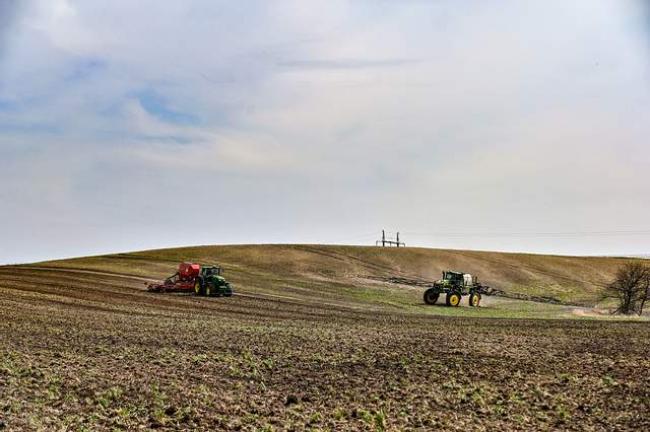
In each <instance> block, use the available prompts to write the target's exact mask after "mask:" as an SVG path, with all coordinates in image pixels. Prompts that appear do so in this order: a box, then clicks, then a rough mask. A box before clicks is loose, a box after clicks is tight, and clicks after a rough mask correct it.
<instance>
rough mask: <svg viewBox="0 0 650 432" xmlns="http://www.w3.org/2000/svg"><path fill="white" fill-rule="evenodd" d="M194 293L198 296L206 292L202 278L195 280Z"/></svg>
mask: <svg viewBox="0 0 650 432" xmlns="http://www.w3.org/2000/svg"><path fill="white" fill-rule="evenodd" d="M194 294H196V295H197V296H202V295H203V294H204V291H203V284H202V283H201V280H200V279H197V280H196V282H194Z"/></svg>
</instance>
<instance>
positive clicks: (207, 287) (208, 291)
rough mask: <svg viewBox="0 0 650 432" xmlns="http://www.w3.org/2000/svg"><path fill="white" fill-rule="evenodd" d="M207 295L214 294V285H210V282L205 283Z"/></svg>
mask: <svg viewBox="0 0 650 432" xmlns="http://www.w3.org/2000/svg"><path fill="white" fill-rule="evenodd" d="M205 295H206V297H211V296H212V287H211V286H210V283H209V282H208V283H206V284H205Z"/></svg>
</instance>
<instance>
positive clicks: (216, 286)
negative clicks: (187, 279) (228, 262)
mask: <svg viewBox="0 0 650 432" xmlns="http://www.w3.org/2000/svg"><path fill="white" fill-rule="evenodd" d="M222 272H223V271H222V269H221V267H217V266H201V271H200V272H199V275H198V276H197V277H196V279H195V280H194V293H195V294H196V295H200V296H207V297H211V296H225V297H230V296H232V294H233V291H232V287H231V286H230V283H229V282H228V281H226V279H225V278H224V277H223V276H221V273H222Z"/></svg>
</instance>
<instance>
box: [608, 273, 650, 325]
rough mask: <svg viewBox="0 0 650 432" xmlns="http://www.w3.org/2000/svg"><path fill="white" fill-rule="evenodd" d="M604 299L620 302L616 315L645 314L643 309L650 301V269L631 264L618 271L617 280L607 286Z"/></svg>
mask: <svg viewBox="0 0 650 432" xmlns="http://www.w3.org/2000/svg"><path fill="white" fill-rule="evenodd" d="M603 298H615V299H617V300H618V308H617V309H616V310H615V312H614V313H622V314H626V315H629V314H632V313H635V312H636V313H638V314H639V315H640V314H641V313H643V307H644V306H645V303H646V301H647V300H649V299H650V267H648V266H647V265H644V264H641V263H640V262H630V263H627V264H625V265H623V266H622V267H620V268H619V269H618V271H617V272H616V278H615V279H614V280H613V281H612V282H611V283H610V284H609V285H607V288H605V292H604V293H603Z"/></svg>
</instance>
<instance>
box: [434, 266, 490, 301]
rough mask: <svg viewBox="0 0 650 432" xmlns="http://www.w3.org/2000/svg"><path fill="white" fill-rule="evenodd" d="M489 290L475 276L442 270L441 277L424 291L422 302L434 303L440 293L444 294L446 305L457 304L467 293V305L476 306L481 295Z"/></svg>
mask: <svg viewBox="0 0 650 432" xmlns="http://www.w3.org/2000/svg"><path fill="white" fill-rule="evenodd" d="M489 292H490V289H489V287H487V286H485V285H481V284H480V283H479V281H478V278H477V277H476V276H472V275H471V274H469V273H460V272H455V271H449V270H448V271H444V272H442V279H440V280H438V281H436V282H434V283H433V285H432V286H431V287H430V288H429V289H427V290H426V291H425V292H424V302H425V303H426V304H428V305H434V304H436V302H437V301H438V299H439V298H440V295H441V294H444V295H445V303H446V304H447V306H458V305H459V304H460V300H461V298H462V297H463V296H466V295H469V305H470V306H474V307H478V306H479V304H480V303H481V296H482V295H483V294H488V293H489Z"/></svg>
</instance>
